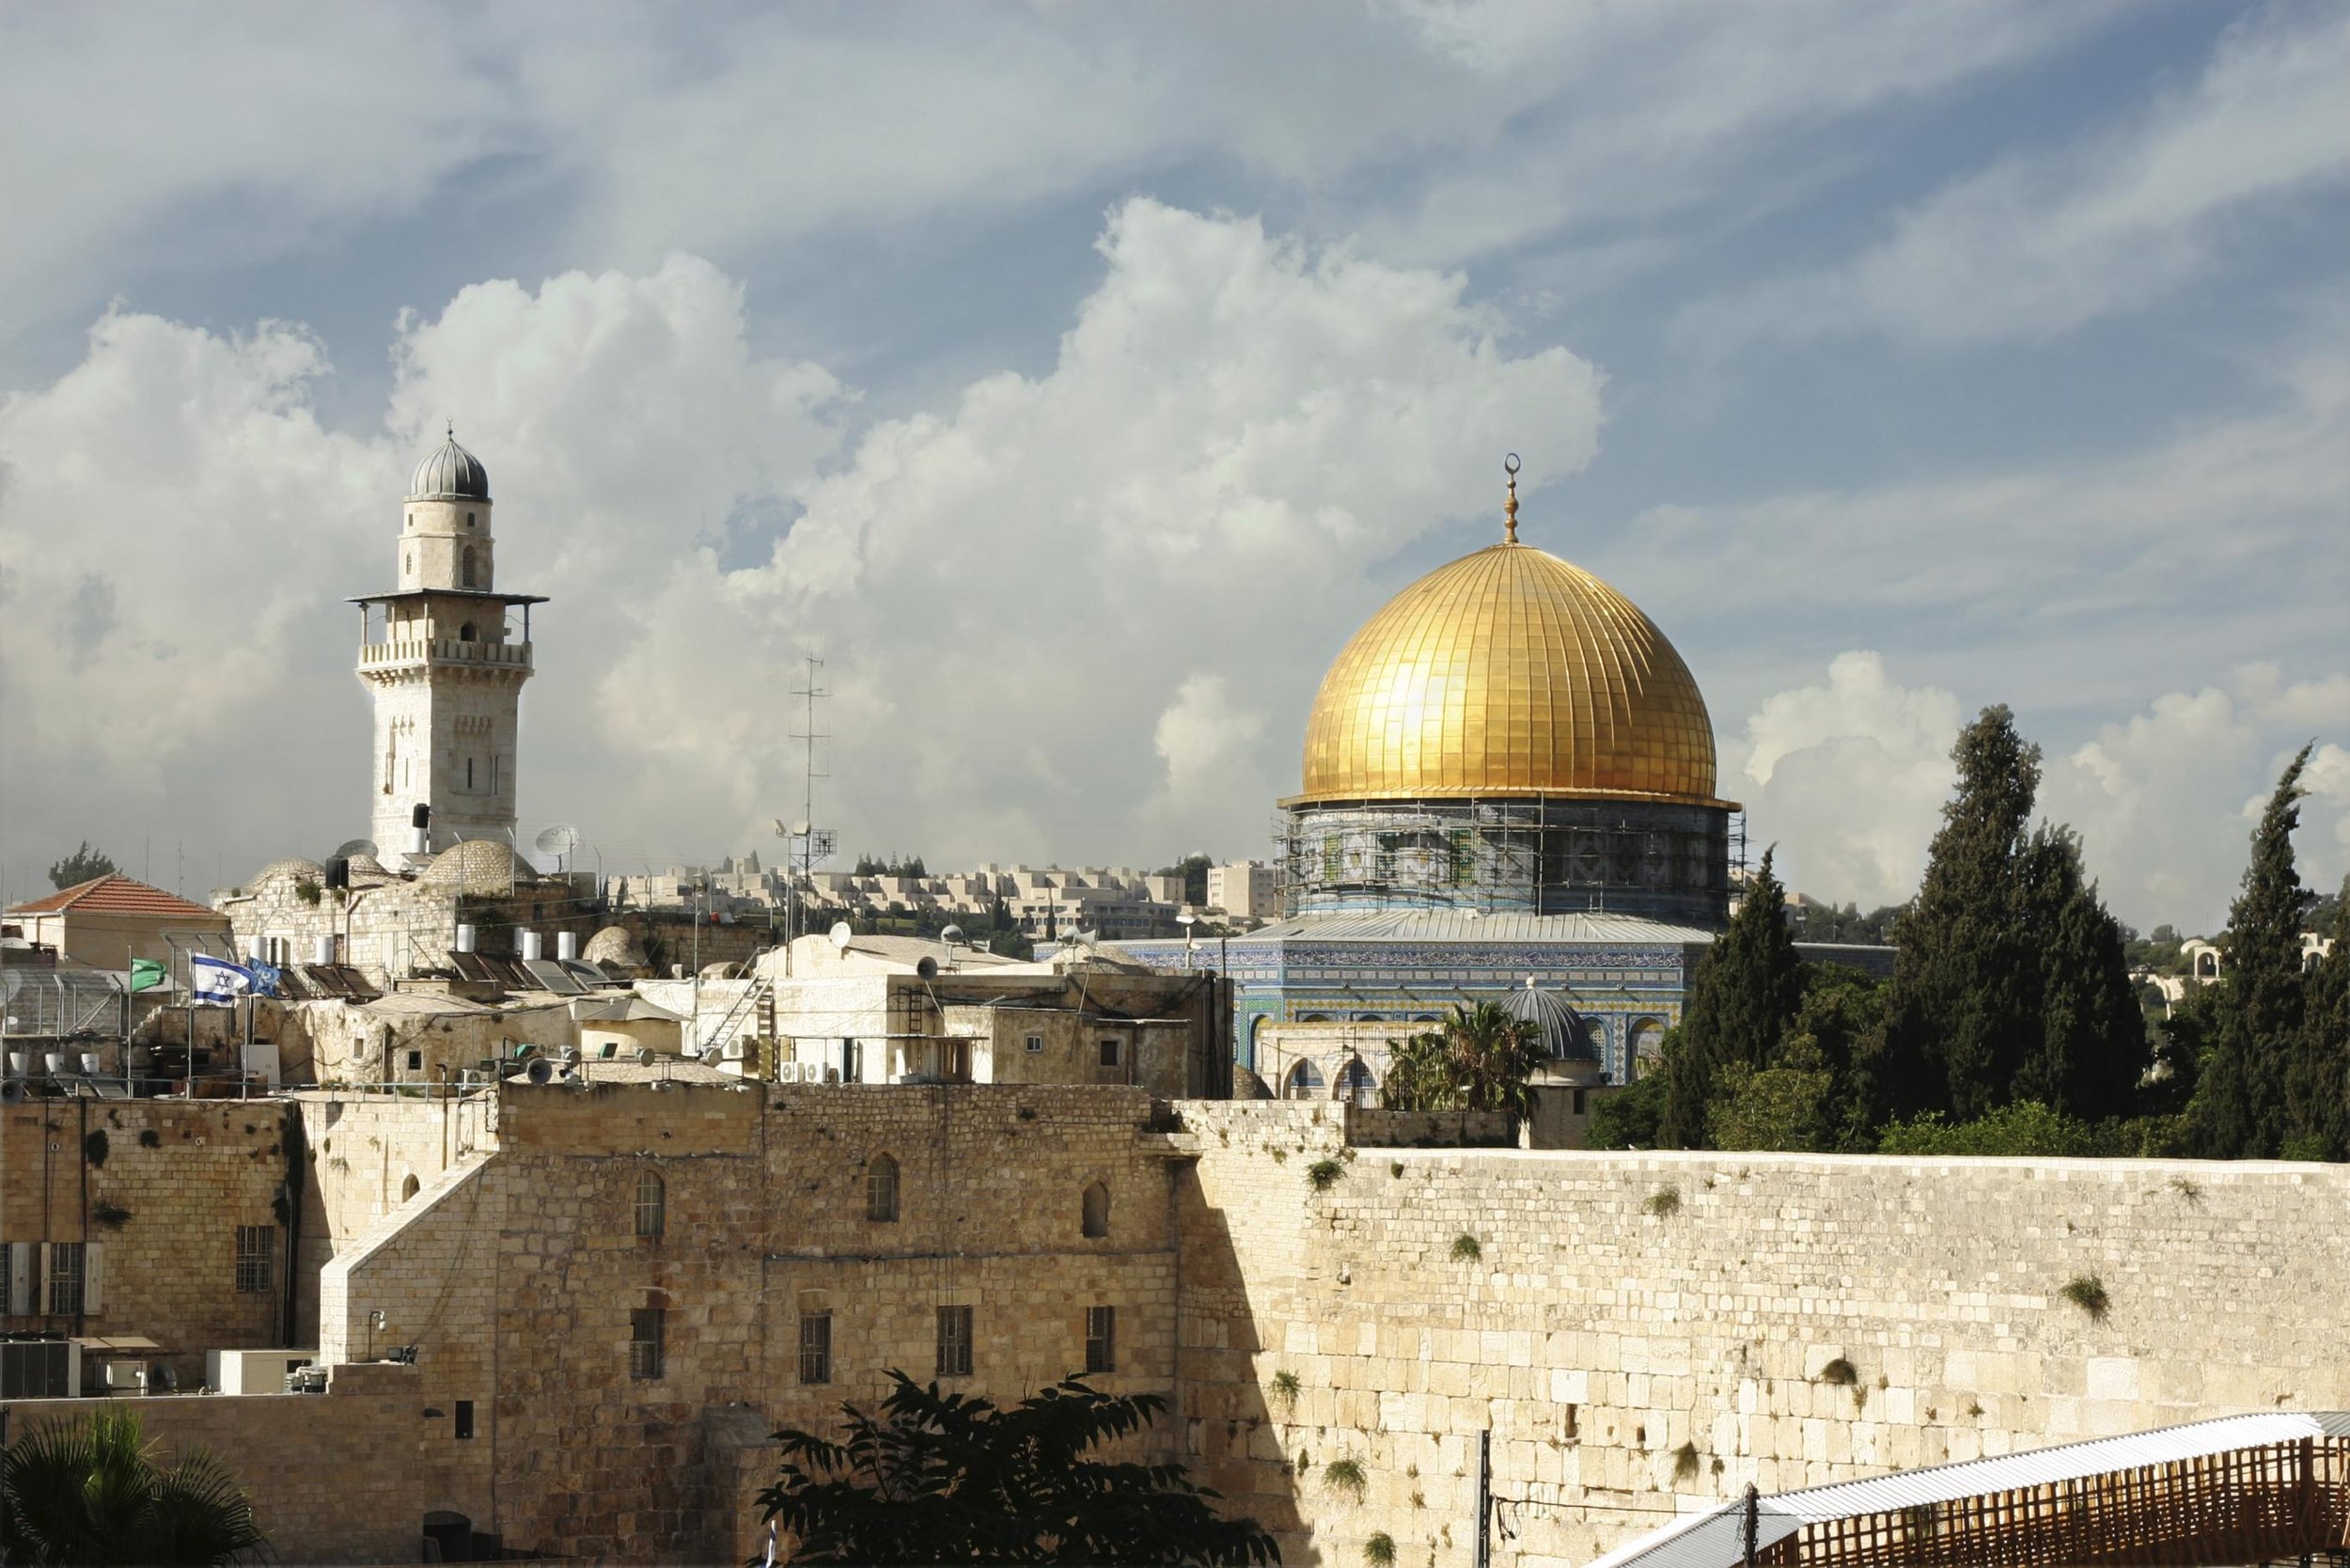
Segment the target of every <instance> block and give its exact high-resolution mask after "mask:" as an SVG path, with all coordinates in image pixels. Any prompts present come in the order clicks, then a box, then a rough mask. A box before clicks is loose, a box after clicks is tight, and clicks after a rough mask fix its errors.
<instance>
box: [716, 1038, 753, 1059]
mask: <svg viewBox="0 0 2350 1568" xmlns="http://www.w3.org/2000/svg"><path fill="white" fill-rule="evenodd" d="M750 1049H751V1043H750V1042H749V1041H747V1040H744V1039H741V1038H740V1037H738V1038H736V1039H733V1040H729V1041H728V1042H727V1043H726V1046H725V1048H724V1049H723V1050H721V1051H720V1052H719V1055H718V1059H719V1060H721V1061H741V1060H742V1059H743V1058H744V1057H746V1056H748V1055H749V1054H750Z"/></svg>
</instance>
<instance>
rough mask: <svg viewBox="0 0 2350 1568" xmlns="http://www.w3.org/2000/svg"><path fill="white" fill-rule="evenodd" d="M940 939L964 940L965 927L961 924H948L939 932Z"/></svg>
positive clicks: (943, 940) (945, 940) (947, 940)
mask: <svg viewBox="0 0 2350 1568" xmlns="http://www.w3.org/2000/svg"><path fill="white" fill-rule="evenodd" d="M938 939H939V940H940V941H941V942H960V941H962V940H963V928H962V927H961V926H948V928H947V929H946V930H945V931H942V932H940V933H938Z"/></svg>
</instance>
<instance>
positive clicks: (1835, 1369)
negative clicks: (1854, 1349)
mask: <svg viewBox="0 0 2350 1568" xmlns="http://www.w3.org/2000/svg"><path fill="white" fill-rule="evenodd" d="M1820 1381H1821V1382H1823V1383H1835V1384H1841V1385H1843V1386H1845V1387H1850V1386H1851V1385H1853V1384H1856V1383H1858V1382H1859V1381H1860V1373H1859V1372H1857V1371H1855V1370H1854V1368H1853V1364H1852V1363H1851V1362H1850V1361H1847V1360H1845V1359H1844V1358H1843V1357H1842V1356H1838V1357H1837V1358H1836V1359H1835V1360H1833V1361H1830V1362H1829V1363H1828V1364H1827V1365H1826V1366H1825V1367H1822V1368H1821V1369H1820Z"/></svg>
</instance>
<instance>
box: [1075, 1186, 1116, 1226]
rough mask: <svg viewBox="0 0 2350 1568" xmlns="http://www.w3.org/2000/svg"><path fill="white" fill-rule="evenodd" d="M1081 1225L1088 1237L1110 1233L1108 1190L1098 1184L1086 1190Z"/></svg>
mask: <svg viewBox="0 0 2350 1568" xmlns="http://www.w3.org/2000/svg"><path fill="white" fill-rule="evenodd" d="M1081 1224H1082V1225H1083V1228H1084V1231H1085V1233H1086V1234H1087V1235H1089V1236H1106V1235H1108V1234H1109V1233H1110V1189H1109V1188H1108V1187H1106V1186H1105V1185H1104V1184H1101V1183H1100V1182H1096V1183H1094V1184H1092V1185H1091V1186H1089V1187H1088V1188H1086V1193H1085V1201H1084V1205H1083V1214H1082V1215H1081Z"/></svg>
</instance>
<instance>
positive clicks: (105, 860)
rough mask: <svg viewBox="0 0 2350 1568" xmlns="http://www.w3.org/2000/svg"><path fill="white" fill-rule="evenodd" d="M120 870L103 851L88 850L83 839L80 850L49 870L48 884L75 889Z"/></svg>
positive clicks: (86, 841)
mask: <svg viewBox="0 0 2350 1568" xmlns="http://www.w3.org/2000/svg"><path fill="white" fill-rule="evenodd" d="M121 869H122V868H121V867H119V866H117V865H116V864H115V863H114V861H113V860H112V859H111V858H109V857H108V855H106V852H105V851H103V850H94V849H92V848H90V847H89V840H88V839H83V840H82V847H81V848H80V849H77V850H75V851H74V852H73V853H72V854H71V855H67V856H66V857H65V858H64V859H63V860H60V861H58V862H57V863H56V864H55V865H54V866H52V867H50V868H49V884H50V886H53V887H58V888H66V887H77V886H81V885H82V884H83V883H85V882H90V881H94V880H96V879H97V878H99V877H102V876H112V875H114V874H115V872H117V871H118V870H121Z"/></svg>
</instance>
